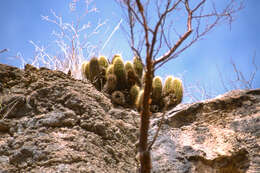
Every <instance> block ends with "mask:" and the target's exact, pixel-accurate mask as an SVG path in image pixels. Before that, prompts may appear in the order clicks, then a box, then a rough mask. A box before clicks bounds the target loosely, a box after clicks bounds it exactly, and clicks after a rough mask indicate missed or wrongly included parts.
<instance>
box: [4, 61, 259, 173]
mask: <svg viewBox="0 0 260 173" xmlns="http://www.w3.org/2000/svg"><path fill="white" fill-rule="evenodd" d="M160 118H161V114H160V113H157V114H154V115H153V117H152V120H151V130H150V140H152V137H153V135H154V134H155V132H156V130H157V125H158V124H159V122H160ZM138 124H139V115H138V114H137V113H136V112H135V111H134V110H131V109H125V108H122V107H115V106H113V105H112V104H111V101H110V99H109V98H108V97H106V96H105V95H104V94H102V93H101V92H98V91H97V90H96V89H95V88H94V87H93V86H92V84H90V83H89V82H88V81H80V80H75V79H73V78H71V77H70V76H69V75H66V74H64V73H62V72H60V71H52V70H49V69H46V68H40V69H36V68H34V67H32V66H30V65H27V66H26V67H25V69H24V70H20V69H18V68H15V67H10V66H7V65H3V64H0V173H13V172H26V173H27V172H30V173H31V172H32V173H33V172H35V173H36V172H37V173H48V172H50V173H53V172H55V173H56V172H60V173H61V172H85V173H101V172H102V173H103V172H111V173H115V172H118V173H121V172H122V173H124V172H130V173H131V172H136V170H137V167H138V162H137V161H136V159H135V157H136V154H137V153H136V142H137V139H138ZM152 162H153V172H154V173H155V172H156V173H157V172H158V173H159V172H171V173H257V172H260V89H256V90H248V91H242V90H241V91H233V92H230V93H227V94H225V95H222V96H221V97H218V98H215V99H212V100H207V101H204V102H199V103H194V104H189V105H185V104H184V105H179V106H178V107H176V108H174V109H172V110H170V111H168V112H167V113H166V115H165V119H164V121H163V125H162V128H161V130H160V132H159V136H158V138H157V140H156V142H155V143H154V145H153V148H152Z"/></svg>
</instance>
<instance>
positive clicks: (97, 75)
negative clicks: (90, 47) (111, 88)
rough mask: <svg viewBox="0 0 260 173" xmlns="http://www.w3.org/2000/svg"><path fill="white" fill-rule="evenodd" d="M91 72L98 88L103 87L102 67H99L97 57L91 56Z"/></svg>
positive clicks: (91, 78) (92, 80) (93, 81)
mask: <svg viewBox="0 0 260 173" xmlns="http://www.w3.org/2000/svg"><path fill="white" fill-rule="evenodd" d="M89 74H90V81H91V82H92V83H93V85H94V86H95V87H96V88H97V89H98V90H101V88H102V86H101V85H102V77H101V68H100V67H99V63H98V59H97V58H96V57H93V58H91V60H90V62H89Z"/></svg>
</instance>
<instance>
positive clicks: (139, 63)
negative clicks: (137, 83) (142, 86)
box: [133, 56, 144, 79]
mask: <svg viewBox="0 0 260 173" xmlns="http://www.w3.org/2000/svg"><path fill="white" fill-rule="evenodd" d="M133 65H134V69H135V72H136V74H137V75H138V77H139V79H142V75H143V69H144V68H143V64H142V61H141V60H140V59H139V58H138V57H137V56H135V57H134V58H133Z"/></svg>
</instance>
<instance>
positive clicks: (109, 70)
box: [106, 64, 114, 78]
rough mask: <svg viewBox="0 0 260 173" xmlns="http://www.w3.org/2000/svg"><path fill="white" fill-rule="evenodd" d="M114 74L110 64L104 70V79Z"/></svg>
mask: <svg viewBox="0 0 260 173" xmlns="http://www.w3.org/2000/svg"><path fill="white" fill-rule="evenodd" d="M110 74H114V65H113V64H110V65H109V66H108V67H107V69H106V78H107V77H108V76H109V75H110Z"/></svg>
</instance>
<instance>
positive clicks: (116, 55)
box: [112, 54, 123, 64]
mask: <svg viewBox="0 0 260 173" xmlns="http://www.w3.org/2000/svg"><path fill="white" fill-rule="evenodd" d="M117 58H120V59H121V60H122V61H123V58H122V56H121V54H115V55H114V56H113V58H112V64H114V62H115V60H116V59H117Z"/></svg>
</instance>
